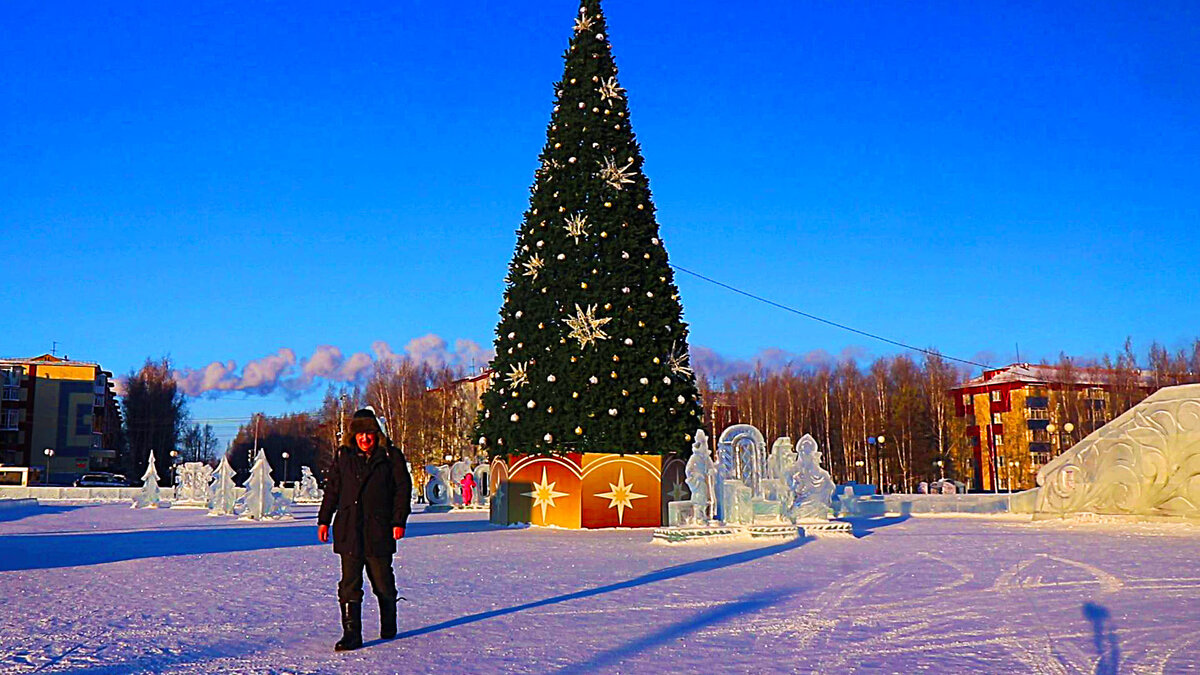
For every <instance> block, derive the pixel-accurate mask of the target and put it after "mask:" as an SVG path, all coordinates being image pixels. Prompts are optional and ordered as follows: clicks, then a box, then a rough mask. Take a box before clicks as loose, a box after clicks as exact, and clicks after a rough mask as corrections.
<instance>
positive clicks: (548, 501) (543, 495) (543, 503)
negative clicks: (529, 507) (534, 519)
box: [521, 466, 570, 523]
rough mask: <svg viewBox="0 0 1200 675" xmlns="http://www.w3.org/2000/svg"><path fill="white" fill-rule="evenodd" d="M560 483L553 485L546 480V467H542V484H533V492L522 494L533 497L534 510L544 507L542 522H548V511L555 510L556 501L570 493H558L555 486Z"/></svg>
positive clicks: (556, 482)
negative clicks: (549, 509) (548, 509)
mask: <svg viewBox="0 0 1200 675" xmlns="http://www.w3.org/2000/svg"><path fill="white" fill-rule="evenodd" d="M557 484H558V481H555V482H553V483H551V482H548V481H547V480H546V467H544V466H543V467H542V482H541V483H534V484H533V492H522V493H521V494H522V495H524V496H526V497H533V508H535V509H536V508H537V507H539V506H540V507H542V522H543V523H544V522H546V509H547V508H554V500H555V499H556V498H558V497H566V496H567V495H568V494H570V493H568V492H556V491H555V490H554V486H555V485H557Z"/></svg>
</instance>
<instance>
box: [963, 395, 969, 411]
mask: <svg viewBox="0 0 1200 675" xmlns="http://www.w3.org/2000/svg"><path fill="white" fill-rule="evenodd" d="M963 407H964V408H970V407H971V395H970V394H963Z"/></svg>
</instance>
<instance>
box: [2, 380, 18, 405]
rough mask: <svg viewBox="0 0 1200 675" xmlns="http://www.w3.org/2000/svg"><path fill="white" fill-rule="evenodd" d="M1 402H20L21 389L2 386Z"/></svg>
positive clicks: (7, 385)
mask: <svg viewBox="0 0 1200 675" xmlns="http://www.w3.org/2000/svg"><path fill="white" fill-rule="evenodd" d="M3 400H5V401H20V400H21V388H20V387H17V386H13V385H9V384H6V385H4V394H3Z"/></svg>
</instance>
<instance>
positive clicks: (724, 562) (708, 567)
mask: <svg viewBox="0 0 1200 675" xmlns="http://www.w3.org/2000/svg"><path fill="white" fill-rule="evenodd" d="M809 541H812V539H793V540H791V541H788V542H784V543H781V544H775V545H774V546H764V547H763V548H757V549H753V550H750V551H739V552H738V553H730V554H728V555H723V556H718V557H716V558H706V559H704V560H696V561H694V562H690V563H683V564H681V565H674V566H672V567H665V568H663V569H661V570H657V571H654V572H650V573H648V574H643V575H642V576H640V577H634V578H633V579H628V580H626V581H618V582H616V583H612V584H606V585H604V586H597V587H595V588H588V589H584V590H581V591H575V592H573V593H563V594H562V595H555V596H553V597H549V598H545V599H542V600H534V601H533V602H526V603H523V604H520V605H513V606H512V607H504V608H502V609H493V610H490V611H487V612H479V613H476V614H468V615H466V616H460V617H458V618H456V619H450V620H448V621H442V622H440V623H435V624H430V625H428V626H423V627H421V628H414V629H412V630H407V631H404V632H403V633H400V634H399V635H398V636H397V638H398V639H399V638H411V637H417V636H420V635H428V634H429V633H436V632H437V631H440V630H446V629H447V628H455V627H457V626H463V625H466V624H471V623H475V622H477V621H485V620H487V619H493V618H496V617H498V616H507V615H509V614H516V613H518V612H524V611H526V610H530V609H537V608H539V607H547V606H549V605H556V604H558V603H562V602H570V601H571V600H581V599H583V598H591V597H595V596H597V595H603V594H605V593H611V592H613V591H621V590H625V589H627V588H637V587H638V586H645V585H647V584H653V583H656V582H659V581H667V580H670V579H677V578H679V577H683V576H687V575H689V574H695V573H697V572H710V571H712V570H718V569H721V568H724V567H730V566H733V565H740V564H742V563H746V562H750V561H752V560H758V559H760V558H766V557H769V556H772V555H775V554H777V553H783V552H785V551H790V550H792V549H794V548H799V547H800V546H802V545H804V544H805V543H807V542H809Z"/></svg>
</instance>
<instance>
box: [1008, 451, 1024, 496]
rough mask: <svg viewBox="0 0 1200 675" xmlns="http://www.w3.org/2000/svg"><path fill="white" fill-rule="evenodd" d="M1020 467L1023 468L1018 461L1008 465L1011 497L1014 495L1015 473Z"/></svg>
mask: <svg viewBox="0 0 1200 675" xmlns="http://www.w3.org/2000/svg"><path fill="white" fill-rule="evenodd" d="M1020 466H1021V463H1020V462H1018V461H1016V460H1012V461H1010V462H1009V463H1008V494H1010V495H1011V494H1012V481H1013V471H1015V470H1016V469H1017V468H1019V467H1020Z"/></svg>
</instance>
